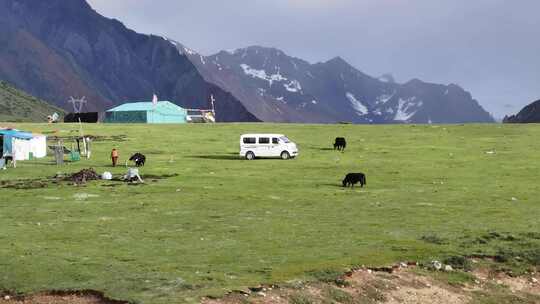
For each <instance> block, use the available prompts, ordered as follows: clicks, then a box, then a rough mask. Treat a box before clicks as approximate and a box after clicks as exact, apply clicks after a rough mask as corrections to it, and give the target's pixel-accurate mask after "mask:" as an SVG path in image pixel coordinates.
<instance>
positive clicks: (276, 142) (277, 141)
mask: <svg viewBox="0 0 540 304" xmlns="http://www.w3.org/2000/svg"><path fill="white" fill-rule="evenodd" d="M272 144H274V145H277V144H279V139H277V138H275V137H274V138H272Z"/></svg>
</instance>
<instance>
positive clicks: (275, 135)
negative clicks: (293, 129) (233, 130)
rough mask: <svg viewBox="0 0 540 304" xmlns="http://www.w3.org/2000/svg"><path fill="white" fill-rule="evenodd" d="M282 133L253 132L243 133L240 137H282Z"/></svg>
mask: <svg viewBox="0 0 540 304" xmlns="http://www.w3.org/2000/svg"><path fill="white" fill-rule="evenodd" d="M283 136H285V135H283V134H270V133H253V134H244V135H242V136H240V137H283Z"/></svg>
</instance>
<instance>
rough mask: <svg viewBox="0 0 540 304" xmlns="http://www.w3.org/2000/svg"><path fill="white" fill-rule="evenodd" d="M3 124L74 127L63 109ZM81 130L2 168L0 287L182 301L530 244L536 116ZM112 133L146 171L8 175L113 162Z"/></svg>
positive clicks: (536, 215) (533, 247) (534, 236)
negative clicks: (54, 153) (257, 147)
mask: <svg viewBox="0 0 540 304" xmlns="http://www.w3.org/2000/svg"><path fill="white" fill-rule="evenodd" d="M16 126H17V127H18V128H20V129H24V130H32V131H38V132H42V133H46V134H48V135H51V136H52V135H55V134H56V135H58V136H62V137H65V136H74V135H77V134H78V126H77V125H36V124H21V125H16ZM84 131H85V133H86V134H91V135H99V136H104V137H105V138H103V140H101V141H96V142H95V143H94V145H93V150H94V151H93V152H94V154H93V158H92V159H91V160H89V161H87V160H83V161H81V162H78V163H73V164H67V165H65V166H62V167H57V166H56V165H54V164H53V163H52V158H47V159H41V160H36V161H29V162H19V163H18V168H17V169H10V170H7V171H0V181H2V182H3V184H4V186H3V188H0V290H12V291H17V292H20V293H31V292H35V291H43V290H81V289H93V290H100V291H104V292H105V293H106V294H107V295H108V296H110V297H113V298H116V299H124V300H130V301H133V302H137V303H177V302H195V301H198V300H199V299H200V297H202V296H206V295H214V296H219V295H223V294H224V293H226V292H227V291H228V290H231V289H236V288H241V287H246V286H254V285H258V284H259V283H276V282H277V283H279V282H288V281H291V280H298V279H309V278H310V277H313V276H314V274H315V276H316V274H317V273H320V272H321V271H324V270H338V271H340V270H343V269H345V268H347V267H350V266H353V265H360V264H365V265H372V266H378V265H387V264H391V263H394V262H397V261H402V260H429V259H432V258H438V259H443V258H445V257H448V256H454V255H461V254H471V253H483V254H496V253H497V252H500V251H501V250H503V251H504V250H506V251H508V250H510V249H512V250H530V251H534V252H539V251H538V250H540V240H539V239H540V236H539V235H538V233H536V232H539V231H540V220H539V219H540V206H539V203H540V199H539V198H538V194H539V193H540V191H539V190H540V184H539V183H538V180H539V173H540V153H538V151H539V150H540V141H539V140H538V138H539V137H540V126H537V125H528V126H524V125H465V126H415V125H396V126H353V125H273V124H218V125H185V126H171V125H169V126H149V125H85V126H84ZM249 132H273V133H274V132H275V133H284V134H286V135H288V136H289V137H290V138H291V139H292V140H294V141H295V142H296V143H297V144H298V145H299V148H300V153H301V155H300V157H299V158H297V159H294V160H290V161H282V160H256V161H252V162H249V161H244V160H240V159H239V158H238V156H237V152H238V149H239V148H238V142H239V136H240V134H242V133H249ZM113 136H115V137H113ZM336 136H345V137H347V139H348V142H349V148H348V150H347V152H346V153H339V152H334V151H333V150H329V148H330V146H331V143H332V141H333V138H335V137H336ZM113 147H116V148H118V149H119V150H120V155H121V162H122V163H124V162H125V160H126V159H127V158H128V157H129V156H130V154H131V153H133V152H143V153H144V154H146V155H147V158H148V160H147V166H146V167H144V168H143V169H141V173H142V175H143V178H145V176H147V178H146V184H145V185H142V186H133V185H126V184H123V183H119V182H106V181H96V182H90V183H88V184H87V185H86V186H78V187H77V186H73V185H70V184H68V183H60V184H53V183H48V184H46V186H45V187H44V188H38V189H13V188H10V187H9V185H11V184H12V183H13V181H14V180H20V179H45V178H50V177H53V176H54V175H56V174H57V173H58V172H62V173H74V172H76V171H79V170H80V169H83V168H89V167H93V168H95V169H96V170H97V171H98V172H99V173H102V172H103V171H111V172H113V173H114V174H115V175H120V174H124V173H125V171H126V169H125V168H124V167H120V168H111V167H110V160H109V155H110V151H111V149H112V148H113ZM488 151H494V152H495V154H487V153H486V152H488ZM356 171H360V172H365V173H366V174H367V179H368V180H367V181H368V185H367V188H364V189H359V188H358V189H354V190H350V189H347V190H345V189H342V188H341V187H340V182H341V179H342V178H343V176H344V175H345V173H348V172H356ZM149 175H150V177H148V176H149ZM152 176H153V177H152ZM158 176H164V177H165V178H161V179H158V178H157V177H158ZM166 176H169V177H168V178H167V177H166ZM19 185H22V183H19ZM539 263H540V262H539Z"/></svg>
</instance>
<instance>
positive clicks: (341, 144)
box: [334, 137, 347, 152]
mask: <svg viewBox="0 0 540 304" xmlns="http://www.w3.org/2000/svg"><path fill="white" fill-rule="evenodd" d="M345 148H347V140H345V138H344V137H336V141H335V142H334V150H338V151H342V152H345Z"/></svg>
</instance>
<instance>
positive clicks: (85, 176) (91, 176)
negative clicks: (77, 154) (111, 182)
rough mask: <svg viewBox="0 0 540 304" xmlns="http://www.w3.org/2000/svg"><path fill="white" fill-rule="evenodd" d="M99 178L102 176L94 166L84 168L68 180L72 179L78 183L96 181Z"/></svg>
mask: <svg viewBox="0 0 540 304" xmlns="http://www.w3.org/2000/svg"><path fill="white" fill-rule="evenodd" d="M99 179H101V177H100V176H99V174H97V172H96V171H95V170H94V169H92V168H90V169H83V170H81V171H79V172H77V173H74V174H72V175H71V176H70V177H68V178H67V180H68V181H71V182H73V183H74V184H76V185H82V184H86V182H87V181H94V180H99Z"/></svg>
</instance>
